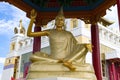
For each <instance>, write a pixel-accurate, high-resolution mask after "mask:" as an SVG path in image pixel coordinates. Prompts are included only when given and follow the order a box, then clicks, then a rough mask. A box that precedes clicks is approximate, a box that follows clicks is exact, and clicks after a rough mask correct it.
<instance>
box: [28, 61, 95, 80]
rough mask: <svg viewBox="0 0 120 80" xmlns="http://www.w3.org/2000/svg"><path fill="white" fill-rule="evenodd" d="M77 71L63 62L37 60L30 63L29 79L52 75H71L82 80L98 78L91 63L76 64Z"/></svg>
mask: <svg viewBox="0 0 120 80" xmlns="http://www.w3.org/2000/svg"><path fill="white" fill-rule="evenodd" d="M73 66H75V67H76V71H70V69H69V68H68V67H66V66H64V65H63V63H48V62H35V63H33V64H31V65H30V68H29V73H28V75H27V80H34V79H39V78H51V77H69V78H78V79H82V80H97V79H96V76H95V74H94V70H93V67H92V66H91V65H90V64H81V65H80V64H74V63H73Z"/></svg>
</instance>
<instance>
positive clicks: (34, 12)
mask: <svg viewBox="0 0 120 80" xmlns="http://www.w3.org/2000/svg"><path fill="white" fill-rule="evenodd" d="M36 16H37V12H36V11H35V10H34V9H33V10H31V15H30V17H31V18H34V19H35V18H36Z"/></svg>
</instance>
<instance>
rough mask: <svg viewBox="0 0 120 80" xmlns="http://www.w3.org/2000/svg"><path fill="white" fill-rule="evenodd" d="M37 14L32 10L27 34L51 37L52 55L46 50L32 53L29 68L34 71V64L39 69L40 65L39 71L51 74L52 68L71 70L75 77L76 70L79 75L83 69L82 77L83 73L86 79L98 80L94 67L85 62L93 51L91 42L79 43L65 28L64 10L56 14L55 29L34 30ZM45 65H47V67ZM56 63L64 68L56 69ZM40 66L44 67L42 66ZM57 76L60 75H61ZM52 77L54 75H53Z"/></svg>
mask: <svg viewBox="0 0 120 80" xmlns="http://www.w3.org/2000/svg"><path fill="white" fill-rule="evenodd" d="M36 16H37V13H36V12H35V10H32V11H31V21H30V24H29V27H28V31H27V35H28V36H29V37H38V36H47V37H48V38H49V42H50V49H51V52H50V55H48V54H46V53H44V52H36V53H35V54H32V56H31V57H30V59H31V61H32V64H31V66H30V69H29V70H31V71H32V70H33V66H34V70H36V69H38V67H39V70H38V71H37V72H39V71H44V70H45V71H46V72H49V71H51V72H50V74H52V70H53V72H55V71H56V72H57V71H59V72H64V71H67V72H68V71H69V72H70V73H71V74H70V73H69V74H70V76H71V75H73V76H72V77H73V78H74V74H75V72H78V75H79V71H82V72H80V76H81V77H82V75H84V77H82V78H85V77H86V79H85V80H96V77H95V74H94V69H93V68H92V66H91V65H90V64H87V63H85V57H86V54H87V52H88V51H91V44H79V43H78V42H77V40H76V39H75V37H74V36H73V35H72V33H71V32H69V31H66V30H65V17H64V15H63V11H62V10H61V11H60V12H59V13H58V15H57V16H56V18H55V28H54V29H48V30H43V31H40V32H32V26H33V22H34V21H35V18H36ZM39 64H40V65H39ZM38 65H39V66H38ZM44 65H47V67H46V66H44ZM54 65H59V66H62V69H60V70H59V68H60V67H59V66H58V67H57V69H56V70H55V68H54ZM36 66H37V67H36ZM40 66H42V67H41V68H40ZM49 66H52V68H53V69H50V68H51V67H49ZM45 67H46V68H45ZM88 67H90V68H89V69H90V70H88ZM48 68H49V69H48ZM47 70H48V71H47ZM84 72H85V74H86V73H87V75H85V74H84ZM41 74H43V72H42V73H41ZM50 74H49V75H50ZM55 74H57V73H55ZM62 74H63V73H62ZM66 74H67V73H66ZM66 74H65V75H66ZM69 74H67V75H68V76H64V75H63V77H70V76H69ZM89 74H90V75H89ZM32 75H34V74H32ZM32 75H31V73H30V71H29V73H28V77H29V78H33V77H31V76H32ZM37 75H38V73H37ZM49 75H48V74H47V76H48V77H51V76H49ZM76 75H77V73H76ZM91 75H92V77H91ZM34 76H36V75H34ZM39 76H40V75H39ZM39 76H37V77H39ZM47 76H45V77H47ZM57 76H58V77H59V76H60V75H57ZM80 76H77V77H76V78H79V77H80ZM42 77H43V75H42ZM52 77H54V75H52ZM81 77H80V78H81ZM89 77H90V78H89ZM34 78H35V77H34ZM88 78H89V79H88Z"/></svg>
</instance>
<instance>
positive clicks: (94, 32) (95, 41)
mask: <svg viewBox="0 0 120 80" xmlns="http://www.w3.org/2000/svg"><path fill="white" fill-rule="evenodd" d="M91 40H92V45H93V47H92V50H93V52H92V61H93V67H94V70H95V74H96V77H97V80H102V73H101V63H100V47H99V46H100V45H99V30H98V25H97V23H94V24H91Z"/></svg>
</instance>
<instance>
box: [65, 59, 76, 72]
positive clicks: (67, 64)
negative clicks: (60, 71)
mask: <svg viewBox="0 0 120 80" xmlns="http://www.w3.org/2000/svg"><path fill="white" fill-rule="evenodd" d="M63 65H64V66H66V67H68V68H69V69H70V70H71V71H75V70H76V68H75V67H74V66H73V65H72V64H71V63H70V62H67V61H66V62H64V63H63Z"/></svg>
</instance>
